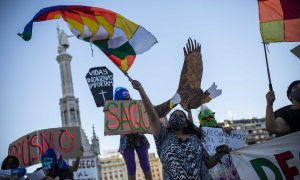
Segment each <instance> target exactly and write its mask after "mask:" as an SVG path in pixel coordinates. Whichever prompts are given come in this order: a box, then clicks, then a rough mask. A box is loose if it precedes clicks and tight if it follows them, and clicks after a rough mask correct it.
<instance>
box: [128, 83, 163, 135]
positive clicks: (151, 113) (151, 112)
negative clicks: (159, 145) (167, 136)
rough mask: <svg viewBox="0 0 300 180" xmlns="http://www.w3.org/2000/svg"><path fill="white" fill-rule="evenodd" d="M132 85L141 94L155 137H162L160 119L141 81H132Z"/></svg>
mask: <svg viewBox="0 0 300 180" xmlns="http://www.w3.org/2000/svg"><path fill="white" fill-rule="evenodd" d="M131 83H132V86H133V88H134V89H136V90H137V91H138V92H139V93H140V96H141V98H142V101H143V104H144V106H145V109H146V111H147V114H148V117H149V121H150V126H151V129H152V132H153V135H154V136H155V137H159V135H160V121H159V117H158V115H157V113H156V111H155V109H154V107H153V105H152V103H151V101H150V99H149V98H148V95H147V94H146V92H145V91H144V89H143V87H142V85H141V83H140V82H139V81H136V80H132V81H131Z"/></svg>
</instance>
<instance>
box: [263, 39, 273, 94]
mask: <svg viewBox="0 0 300 180" xmlns="http://www.w3.org/2000/svg"><path fill="white" fill-rule="evenodd" d="M263 45H264V51H265V58H266V65H267V73H268V79H269V90H270V91H273V87H272V82H271V76H270V70H269V63H268V56H267V51H266V44H265V43H263Z"/></svg>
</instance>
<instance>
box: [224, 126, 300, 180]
mask: <svg viewBox="0 0 300 180" xmlns="http://www.w3.org/2000/svg"><path fill="white" fill-rule="evenodd" d="M299 140H300V132H295V133H292V134H289V135H285V136H282V137H279V138H275V139H272V140H269V141H266V142H263V143H260V144H254V145H250V146H248V147H245V148H242V149H238V150H235V151H232V152H231V153H230V154H231V156H232V160H233V163H234V165H235V167H236V168H237V170H238V173H239V175H240V178H241V179H251V180H255V179H300V143H299Z"/></svg>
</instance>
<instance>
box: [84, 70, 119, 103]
mask: <svg viewBox="0 0 300 180" xmlns="http://www.w3.org/2000/svg"><path fill="white" fill-rule="evenodd" d="M85 78H86V81H87V83H88V84H89V87H90V90H91V92H92V94H93V97H94V100H95V103H96V105H97V107H101V106H104V101H105V100H112V99H113V84H114V81H113V73H112V72H111V71H110V70H108V69H107V68H106V67H105V66H103V67H94V68H91V69H90V70H89V72H88V73H87V74H86V76H85Z"/></svg>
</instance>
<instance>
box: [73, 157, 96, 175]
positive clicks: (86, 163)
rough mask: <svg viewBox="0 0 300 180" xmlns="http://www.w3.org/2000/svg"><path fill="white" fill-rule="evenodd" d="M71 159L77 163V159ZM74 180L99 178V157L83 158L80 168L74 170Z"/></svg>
mask: <svg viewBox="0 0 300 180" xmlns="http://www.w3.org/2000/svg"><path fill="white" fill-rule="evenodd" d="M70 161H71V164H74V163H75V160H70ZM74 180H98V166H97V157H91V158H81V159H80V163H79V168H78V170H77V171H76V172H74Z"/></svg>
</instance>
